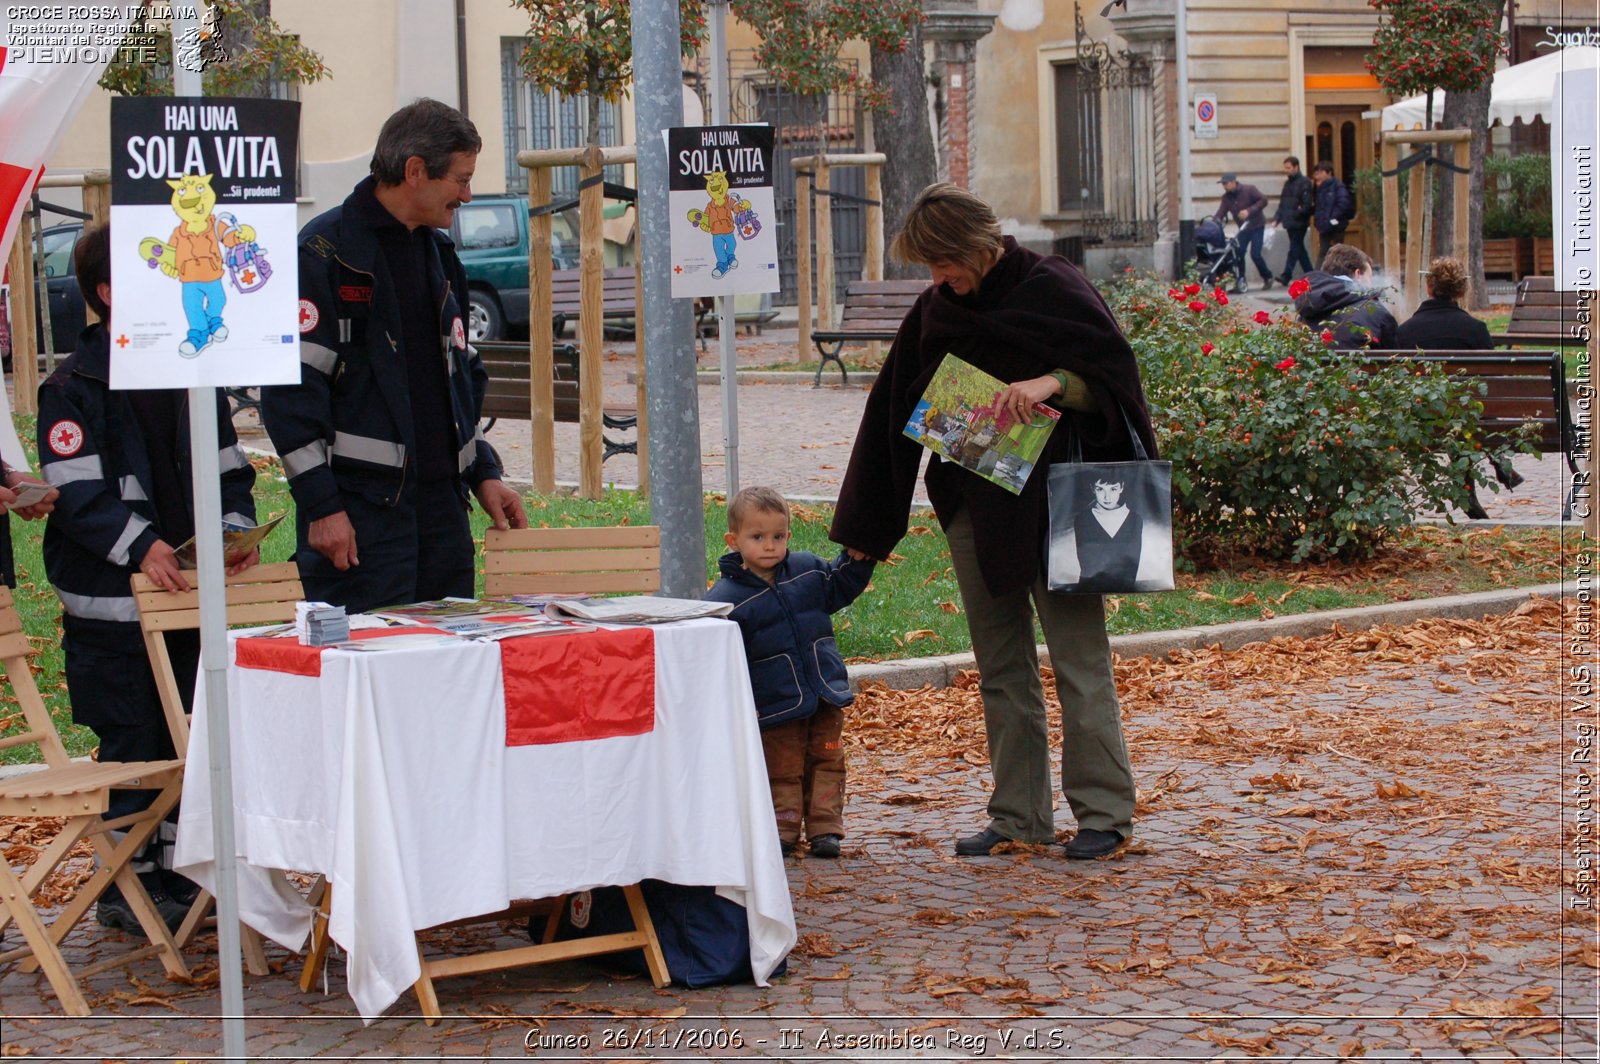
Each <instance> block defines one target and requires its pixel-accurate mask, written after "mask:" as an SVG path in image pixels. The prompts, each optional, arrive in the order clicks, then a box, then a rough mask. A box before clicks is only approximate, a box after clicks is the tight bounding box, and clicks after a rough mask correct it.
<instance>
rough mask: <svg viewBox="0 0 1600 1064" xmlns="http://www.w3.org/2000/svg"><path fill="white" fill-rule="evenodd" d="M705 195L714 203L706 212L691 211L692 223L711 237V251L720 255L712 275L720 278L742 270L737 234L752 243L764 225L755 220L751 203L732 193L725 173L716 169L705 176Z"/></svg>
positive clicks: (690, 220)
mask: <svg viewBox="0 0 1600 1064" xmlns="http://www.w3.org/2000/svg"><path fill="white" fill-rule="evenodd" d="M706 193H707V194H708V195H709V196H710V197H711V201H710V202H709V203H707V204H706V209H705V210H703V211H701V210H692V211H690V212H689V224H691V225H698V226H699V227H700V228H701V229H703V230H704V231H706V232H708V233H710V234H711V248H712V250H713V251H714V252H715V253H716V256H717V265H716V268H715V269H713V270H712V271H711V276H712V277H717V278H720V277H722V275H723V274H725V273H727V272H728V271H729V270H736V269H738V268H739V259H738V256H737V254H736V252H735V249H736V248H737V246H738V237H737V236H736V235H735V234H740V235H744V238H745V239H746V240H749V239H750V237H752V236H755V235H756V233H759V232H760V231H761V223H760V222H759V221H757V220H756V214H755V211H754V210H753V209H751V206H750V201H749V200H747V199H740V198H739V196H738V194H737V193H729V191H728V175H727V174H726V173H724V172H723V171H721V170H713V171H711V172H710V173H708V174H706Z"/></svg>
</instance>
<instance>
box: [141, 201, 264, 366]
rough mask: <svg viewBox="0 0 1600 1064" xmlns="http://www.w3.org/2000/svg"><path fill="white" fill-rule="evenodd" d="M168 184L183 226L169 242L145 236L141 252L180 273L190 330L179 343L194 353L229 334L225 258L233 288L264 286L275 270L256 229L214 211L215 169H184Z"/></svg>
mask: <svg viewBox="0 0 1600 1064" xmlns="http://www.w3.org/2000/svg"><path fill="white" fill-rule="evenodd" d="M167 184H168V185H170V186H172V210H173V212H174V213H175V214H177V216H178V218H179V219H180V221H179V222H178V227H177V228H176V229H174V230H173V231H172V235H171V236H170V237H168V238H167V240H166V242H165V243H162V242H161V241H160V240H157V239H156V238H155V237H147V238H145V239H144V240H143V241H141V242H140V244H139V256H140V257H141V258H143V259H144V260H145V261H146V262H147V263H149V265H150V267H151V269H159V270H160V271H161V272H162V273H164V274H166V275H167V276H168V277H176V278H177V279H178V281H179V282H180V283H181V284H182V286H183V313H184V316H185V317H186V318H188V320H189V332H188V335H187V336H185V337H184V340H183V342H182V343H181V344H179V345H178V353H179V354H181V355H182V356H183V357H184V358H194V357H195V356H197V355H199V354H200V352H201V351H204V350H205V349H206V348H207V347H209V346H210V345H211V344H212V343H213V342H216V343H221V342H222V341H224V340H226V339H227V338H228V327H227V326H226V325H224V324H223V322H222V308H223V307H224V306H226V305H227V302H228V296H227V293H226V292H225V291H224V290H223V287H222V274H223V265H224V262H225V261H226V264H227V268H228V272H229V274H230V276H231V277H232V279H233V283H234V287H236V288H238V289H239V290H240V291H241V292H251V291H255V290H256V289H257V288H260V287H261V285H263V284H265V283H266V279H267V277H268V276H270V275H271V270H270V268H264V267H266V260H265V259H264V258H262V257H261V251H260V249H259V248H257V247H256V244H255V239H256V231H255V230H254V229H253V228H251V227H250V226H248V225H240V224H239V222H238V221H237V220H236V219H235V218H234V216H233V215H231V214H229V213H228V212H226V211H223V212H221V213H216V214H214V213H212V211H213V208H215V207H216V205H217V194H216V193H215V192H214V191H212V189H211V175H210V174H185V175H184V176H183V177H181V178H179V179H178V180H176V181H168V182H167ZM224 249H227V250H226V251H224Z"/></svg>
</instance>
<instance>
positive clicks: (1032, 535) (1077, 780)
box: [830, 184, 1156, 858]
mask: <svg viewBox="0 0 1600 1064" xmlns="http://www.w3.org/2000/svg"><path fill="white" fill-rule="evenodd" d="M894 253H895V254H896V255H897V256H898V257H899V258H901V259H902V260H903V261H908V262H919V263H924V264H926V265H927V266H928V267H929V269H930V271H931V272H932V275H933V281H934V284H933V285H932V286H930V287H929V288H928V290H927V291H926V292H924V293H923V294H922V296H921V297H920V298H919V299H918V300H917V303H916V305H915V306H913V307H912V308H911V311H910V313H908V314H907V315H906V318H905V321H903V322H902V323H901V325H900V331H899V334H898V335H897V336H896V338H895V342H894V346H893V347H891V348H890V350H889V355H888V358H887V359H886V361H885V362H884V366H883V370H882V372H881V373H879V375H878V379H877V382H876V383H875V384H874V385H873V388H872V394H871V396H870V397H869V398H868V399H867V406H866V409H865V411H864V412H863V414H862V417H861V428H860V431H859V432H858V433H857V436H856V442H855V449H854V451H853V452H852V454H851V456H850V466H849V471H848V472H847V473H846V474H845V480H844V487H843V489H842V490H841V492H840V496H839V506H838V511H837V513H836V515H835V517H834V522H833V527H832V530H831V532H830V535H831V537H832V538H833V539H834V540H835V541H836V542H838V543H840V544H841V545H843V546H844V547H845V548H846V549H848V550H849V551H850V552H851V553H852V554H854V555H856V556H858V557H872V558H877V559H880V560H882V559H885V558H887V557H888V556H889V552H890V551H891V550H893V549H894V546H895V544H896V543H898V542H899V541H900V538H901V537H902V536H904V535H905V532H906V524H907V518H908V515H909V513H910V509H911V498H912V494H913V492H914V490H915V488H916V479H917V469H918V467H919V465H920V464H921V461H922V455H923V449H922V447H920V446H919V445H918V444H917V443H916V442H915V441H914V440H912V439H910V438H909V437H907V436H905V435H904V434H903V433H902V429H904V427H905V424H906V421H907V419H908V418H910V416H911V413H912V410H913V408H914V407H915V406H916V404H917V401H918V400H919V399H920V397H921V395H922V392H923V389H924V388H925V387H926V386H927V384H928V381H929V379H930V378H931V377H932V376H933V373H934V370H935V369H936V368H937V366H938V365H939V362H940V361H941V360H942V359H943V358H944V356H945V354H946V353H947V352H949V353H954V354H956V355H958V356H960V357H961V358H963V359H966V360H967V361H968V362H970V363H972V364H973V365H975V366H977V367H979V368H980V369H983V370H986V371H987V372H989V373H991V374H993V375H994V376H996V377H998V378H1000V379H1001V380H1002V381H1005V382H1007V385H1008V387H1007V388H1006V390H1005V391H1004V392H1002V393H1001V396H1000V399H999V403H1000V404H1002V405H1008V406H1010V407H1012V409H1013V410H1014V412H1015V413H1016V414H1017V415H1018V416H1019V417H1020V416H1023V415H1024V414H1025V412H1026V411H1027V410H1028V409H1029V408H1030V407H1031V406H1032V404H1033V403H1035V402H1041V401H1047V402H1051V403H1054V404H1056V405H1058V406H1060V407H1062V408H1063V409H1064V411H1065V413H1064V414H1063V418H1062V420H1063V424H1062V425H1061V426H1060V428H1058V429H1057V430H1056V432H1055V433H1054V435H1053V436H1052V437H1051V439H1050V443H1049V445H1048V447H1047V448H1046V451H1045V454H1044V456H1043V459H1042V460H1041V461H1040V462H1039V463H1038V464H1037V465H1036V466H1035V469H1034V472H1033V475H1032V476H1031V477H1029V479H1028V482H1027V484H1026V485H1025V486H1024V488H1023V490H1022V493H1021V494H1020V495H1012V494H1011V493H1010V492H1008V491H1006V490H1005V489H1003V488H1001V487H999V486H998V485H996V484H993V483H991V482H990V481H988V480H985V479H984V478H983V477H980V476H978V475H976V474H974V473H970V472H968V471H967V470H965V469H962V468H961V467H960V466H958V465H955V464H953V463H949V462H942V461H940V460H939V458H938V456H937V455H935V456H932V457H931V458H930V459H929V462H928V472H927V476H926V482H927V486H928V498H929V500H930V501H931V502H932V503H933V509H934V513H935V514H936V515H937V516H938V518H939V523H940V525H942V526H943V528H944V531H945V535H946V536H947V537H948V539H949V542H950V553H951V557H952V560H953V561H954V565H955V572H956V581H957V583H958V585H959V586H960V590H961V600H962V604H963V605H964V607H965V610H966V616H967V625H968V628H969V630H970V631H971V633H972V649H973V654H974V655H975V657H976V658H977V665H978V671H979V673H980V677H981V682H980V687H979V689H980V692H981V693H982V696H983V710H984V724H985V727H986V730H987V733H988V741H989V761H990V765H991V766H992V772H993V775H994V793H993V795H992V796H991V798H990V800H989V809H988V812H989V818H990V821H989V825H988V826H987V827H986V828H984V829H983V830H982V831H980V832H978V833H977V834H976V835H972V836H969V837H967V838H963V839H961V840H959V841H958V842H957V843H956V853H957V854H959V855H961V856H964V857H974V856H982V855H986V854H988V853H989V852H990V851H992V850H993V849H994V848H995V847H996V846H998V845H999V844H1000V843H1002V842H1006V841H1010V840H1014V841H1017V842H1025V843H1052V842H1054V841H1055V825H1054V818H1053V807H1054V804H1055V803H1054V798H1053V794H1052V790H1051V779H1050V776H1051V773H1050V738H1049V732H1048V728H1047V726H1046V721H1045V703H1044V687H1043V684H1042V683H1041V681H1040V676H1039V661H1038V655H1037V653H1036V651H1035V646H1034V637H1033V620H1034V614H1035V611H1037V614H1038V618H1039V623H1040V626H1041V627H1042V628H1043V630H1044V635H1045V643H1046V645H1047V646H1048V647H1049V651H1050V663H1051V665H1052V666H1053V667H1054V669H1055V677H1056V693H1057V694H1058V696H1059V697H1060V700H1061V707H1062V712H1061V716H1062V725H1063V733H1064V734H1063V743H1062V753H1061V774H1062V791H1063V793H1064V794H1065V795H1066V797H1067V801H1068V803H1069V804H1070V805H1071V807H1072V812H1073V816H1074V817H1076V818H1077V821H1078V834H1077V835H1076V837H1074V838H1073V839H1072V840H1071V841H1069V842H1068V843H1067V844H1066V855H1067V856H1068V857H1073V858H1093V857H1101V856H1104V855H1106V854H1109V853H1112V852H1113V851H1115V850H1116V849H1117V848H1118V847H1120V846H1121V845H1122V844H1123V843H1124V842H1126V841H1127V840H1128V839H1129V838H1130V837H1131V836H1132V832H1133V803H1134V788H1133V773H1132V771H1131V770H1130V768H1129V766H1128V753H1127V746H1126V744H1125V743H1124V741H1123V737H1122V722H1121V716H1120V713H1119V709H1118V705H1117V692H1116V687H1115V685H1114V683H1113V681H1112V676H1111V649H1110V644H1109V641H1108V639H1107V637H1106V627H1105V611H1104V609H1103V607H1102V603H1101V599H1100V596H1098V595H1066V594H1059V593H1055V592H1051V591H1048V590H1047V589H1046V587H1045V580H1044V572H1043V566H1042V565H1041V560H1042V557H1043V551H1044V542H1045V533H1046V518H1047V516H1048V515H1047V510H1046V500H1045V481H1046V472H1047V470H1048V467H1049V465H1050V463H1051V462H1053V461H1065V460H1066V458H1067V453H1068V446H1069V440H1070V437H1071V434H1072V433H1074V432H1075V433H1077V435H1078V438H1079V440H1080V441H1081V443H1082V447H1083V456H1084V459H1085V460H1086V461H1117V460H1128V459H1132V458H1133V457H1134V450H1133V445H1132V442H1131V441H1130V439H1129V437H1128V432H1127V428H1126V425H1127V424H1129V423H1131V424H1132V426H1133V427H1134V430H1135V431H1136V432H1138V433H1139V435H1140V437H1141V439H1142V441H1143V443H1144V448H1145V451H1146V452H1147V453H1148V454H1149V455H1150V456H1151V457H1154V456H1155V454H1156V445H1155V437H1154V433H1153V432H1152V430H1151V428H1150V419H1149V415H1148V414H1147V413H1146V411H1145V402H1144V391H1143V388H1142V387H1141V385H1140V382H1139V370H1138V367H1137V365H1136V364H1135V362H1134V357H1133V351H1132V349H1131V348H1129V346H1128V342H1127V340H1126V339H1124V338H1123V336H1122V333H1121V331H1120V330H1119V329H1118V328H1117V323H1116V321H1115V319H1114V318H1113V317H1112V315H1111V311H1110V310H1109V309H1108V308H1107V307H1106V305H1105V302H1104V301H1103V300H1102V299H1101V298H1100V295H1099V293H1097V292H1096V291H1095V290H1094V288H1093V286H1091V285H1090V284H1089V282H1088V280H1087V279H1086V278H1085V277H1084V276H1083V274H1082V273H1080V272H1079V271H1078V270H1077V269H1076V268H1075V267H1074V266H1072V264H1071V263H1069V262H1067V261H1066V260H1065V259H1062V258H1059V257H1055V256H1050V257H1045V256H1041V255H1038V254H1036V253H1035V252H1032V251H1029V250H1027V249H1026V248H1023V247H1020V246H1018V244H1017V242H1016V241H1015V240H1013V239H1011V238H1010V237H1002V236H1001V233H1000V223H999V221H998V220H997V219H996V218H995V215H994V212H993V211H992V210H991V209H990V208H989V206H988V204H986V203H985V202H984V201H983V200H981V199H979V198H978V197H977V196H974V195H973V194H972V193H970V192H967V191H965V190H963V189H960V188H956V187H955V186H952V185H946V184H939V185H931V186H929V187H928V188H927V189H925V190H924V191H923V193H922V195H921V196H920V197H919V198H918V200H917V202H916V205H915V206H913V207H912V209H911V211H910V212H909V214H908V215H907V217H906V222H905V226H904V228H903V229H902V230H901V232H900V235H899V236H898V237H897V238H896V240H895V243H894ZM1119 406H1120V408H1121V410H1124V411H1126V412H1127V415H1128V418H1127V420H1126V421H1125V420H1124V418H1123V416H1122V413H1121V412H1120V411H1119Z"/></svg>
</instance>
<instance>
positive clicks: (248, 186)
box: [111, 97, 314, 388]
mask: <svg viewBox="0 0 1600 1064" xmlns="http://www.w3.org/2000/svg"><path fill="white" fill-rule="evenodd" d="M299 120H300V105H299V104H298V103H293V102H291V101H287V100H254V99H242V98H230V97H159V98H141V99H130V98H118V99H115V100H113V101H112V102H111V143H112V158H111V201H112V207H111V220H112V246H111V288H112V291H113V292H114V293H115V295H116V298H115V299H113V300H112V303H111V342H112V344H114V345H115V348H116V357H114V358H113V359H112V360H111V386H112V387H113V388H196V387H238V386H246V385H259V384H298V383H299V381H300V331H301V326H303V325H304V321H303V320H302V319H301V318H300V305H299V276H298V273H299V268H298V261H297V257H296V254H295V247H296V244H297V230H298V228H299V226H298V223H297V221H296V217H295V173H296V158H295V145H296V139H297V130H298V128H299ZM269 253H270V257H269ZM313 313H314V311H313Z"/></svg>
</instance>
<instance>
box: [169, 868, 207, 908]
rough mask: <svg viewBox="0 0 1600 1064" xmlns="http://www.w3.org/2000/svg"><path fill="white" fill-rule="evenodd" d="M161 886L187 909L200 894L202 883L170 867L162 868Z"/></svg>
mask: <svg viewBox="0 0 1600 1064" xmlns="http://www.w3.org/2000/svg"><path fill="white" fill-rule="evenodd" d="M161 886H162V889H164V890H165V891H166V892H167V894H168V895H170V896H171V898H172V900H173V901H175V902H177V903H178V904H179V905H182V906H183V907H184V908H185V909H187V908H189V907H190V906H191V905H193V904H194V900H195V899H196V898H198V897H199V896H200V884H198V883H196V882H195V881H194V880H192V879H190V878H189V877H188V876H185V875H179V874H178V873H177V872H174V871H173V870H172V869H170V868H163V869H162V870H161Z"/></svg>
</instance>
